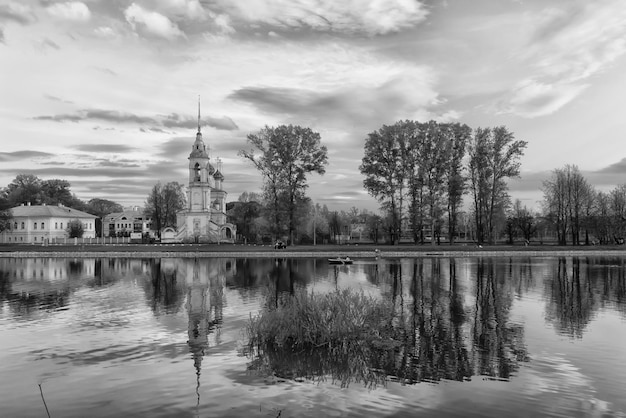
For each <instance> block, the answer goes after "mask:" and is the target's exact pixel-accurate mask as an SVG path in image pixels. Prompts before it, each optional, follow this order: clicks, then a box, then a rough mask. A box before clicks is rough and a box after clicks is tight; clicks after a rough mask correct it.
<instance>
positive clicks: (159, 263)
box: [145, 258, 184, 314]
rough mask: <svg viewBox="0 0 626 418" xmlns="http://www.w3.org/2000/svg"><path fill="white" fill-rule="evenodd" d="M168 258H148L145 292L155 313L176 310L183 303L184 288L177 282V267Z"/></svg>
mask: <svg viewBox="0 0 626 418" xmlns="http://www.w3.org/2000/svg"><path fill="white" fill-rule="evenodd" d="M168 261H170V260H166V261H163V260H162V259H159V258H156V259H151V260H150V278H151V280H150V282H147V281H146V282H145V284H146V285H147V286H148V288H147V289H146V293H147V296H148V300H149V301H150V303H151V305H152V310H153V311H154V312H155V313H157V314H158V313H160V312H161V311H164V312H165V313H174V312H178V311H179V310H180V308H181V306H182V304H183V297H184V289H182V286H181V285H180V284H179V283H178V282H177V277H176V274H177V269H176V268H174V266H173V265H171V264H173V263H168Z"/></svg>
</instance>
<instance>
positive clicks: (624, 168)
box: [596, 158, 626, 175]
mask: <svg viewBox="0 0 626 418" xmlns="http://www.w3.org/2000/svg"><path fill="white" fill-rule="evenodd" d="M596 173H600V174H620V175H626V158H622V159H621V160H620V161H618V162H616V163H613V164H611V165H609V166H607V167H604V168H601V169H600V170H596Z"/></svg>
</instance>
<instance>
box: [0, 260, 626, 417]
mask: <svg viewBox="0 0 626 418" xmlns="http://www.w3.org/2000/svg"><path fill="white" fill-rule="evenodd" d="M343 288H353V289H362V290H363V291H364V292H366V293H368V294H371V295H373V296H374V297H377V298H383V299H384V300H387V301H388V303H389V304H393V306H394V309H395V310H396V312H397V313H398V317H399V318H404V320H405V321H408V322H406V323H410V324H411V327H410V330H409V332H407V333H406V338H405V341H404V342H403V343H402V344H401V345H400V346H394V347H390V348H389V350H388V351H387V352H386V353H385V355H383V356H381V358H379V359H376V362H375V363H376V364H367V362H363V363H357V362H355V363H354V364H358V365H359V366H357V367H355V366H354V365H351V367H350V368H346V367H343V368H342V367H338V368H337V370H328V369H325V371H324V374H323V375H320V374H319V373H318V372H319V369H314V368H310V364H309V362H307V361H304V362H302V363H301V364H294V362H295V363H297V362H298V361H301V360H302V359H300V360H299V359H298V357H297V356H296V357H294V358H290V359H287V358H285V359H282V358H278V359H277V358H254V357H251V356H250V355H249V354H247V352H246V350H244V347H245V343H246V334H245V326H246V323H247V321H248V320H249V318H250V315H255V314H257V313H258V312H259V311H260V310H261V309H262V308H263V307H265V306H268V304H271V303H276V301H278V300H284V298H286V297H289V295H290V294H293V293H294V292H298V291H302V290H303V289H304V290H307V291H314V292H331V291H334V290H335V289H343ZM625 354H626V259H625V258H597V257H594V258H585V257H581V258H571V257H569V258H552V257H546V258H526V257H524V258H504V257H502V258H456V259H447V258H426V259H401V260H379V261H373V260H357V261H356V262H355V264H354V265H351V266H338V267H335V266H329V265H328V264H327V262H326V261H325V260H320V259H286V260H274V259H271V260H270V259H192V258H189V259H183V258H181V259H153V260H146V259H106V258H104V259H98V258H91V259H89V258H83V259H57V258H22V259H9V258H4V259H0V416H2V417H46V416H48V413H47V412H46V406H47V408H48V411H49V414H50V416H51V417H55V418H56V417H87V416H89V417H120V416H123V417H278V416H280V417H282V418H284V417H318V416H334V417H404V416H436V417H452V416H458V417H467V416H477V417H478V416H481V417H482V416H487V417H505V416H507V417H535V416H558V417H578V416H580V417H587V416H590V417H626V396H624V394H625V393H626V358H625ZM373 372H375V373H377V375H378V376H381V375H382V376H385V378H384V379H383V381H380V380H379V381H372V380H367V379H365V380H364V379H363V376H366V375H367V374H368V373H373ZM44 400H45V404H44Z"/></svg>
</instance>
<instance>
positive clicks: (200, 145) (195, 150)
mask: <svg viewBox="0 0 626 418" xmlns="http://www.w3.org/2000/svg"><path fill="white" fill-rule="evenodd" d="M189 158H209V155H208V154H207V152H206V145H204V141H203V140H202V133H200V131H199V130H198V133H197V134H196V140H195V141H194V143H193V145H192V146H191V154H189Z"/></svg>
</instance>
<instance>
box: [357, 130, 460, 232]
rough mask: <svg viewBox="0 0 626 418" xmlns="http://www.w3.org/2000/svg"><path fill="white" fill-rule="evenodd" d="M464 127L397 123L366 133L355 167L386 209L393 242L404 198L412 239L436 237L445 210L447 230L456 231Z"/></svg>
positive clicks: (369, 190)
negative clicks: (360, 154) (360, 160)
mask: <svg viewBox="0 0 626 418" xmlns="http://www.w3.org/2000/svg"><path fill="white" fill-rule="evenodd" d="M470 133H471V130H470V128H469V127H468V126H467V125H460V124H458V123H457V124H445V123H444V124H441V123H438V122H436V121H433V120H431V121H429V122H427V123H419V122H415V121H409V120H406V121H399V122H396V124H394V125H393V126H386V125H385V126H383V127H382V128H380V129H379V130H378V131H376V132H372V133H370V134H369V135H368V138H367V140H366V143H365V155H364V157H363V160H362V164H361V167H360V170H361V173H362V174H364V175H365V180H364V182H363V183H364V186H365V188H366V189H367V191H368V192H369V193H370V195H372V196H374V197H376V198H377V199H378V200H379V201H380V202H381V206H382V207H383V208H384V209H386V210H387V211H388V215H389V216H388V217H387V221H388V222H387V225H388V226H389V227H390V229H389V232H390V233H391V234H392V242H397V241H398V240H399V239H400V236H401V225H402V220H403V218H404V202H405V201H408V220H409V224H410V226H411V228H412V230H413V240H414V241H415V242H416V243H417V242H423V241H424V234H423V230H424V227H426V226H428V229H429V231H430V232H429V235H430V237H431V242H434V241H435V239H436V238H437V237H439V236H440V233H441V230H442V226H443V224H444V222H443V219H444V216H445V213H446V212H447V213H448V224H449V229H448V232H449V234H453V235H454V234H456V223H457V216H458V208H459V207H460V205H461V199H462V195H463V192H464V190H465V179H464V177H463V175H462V170H463V165H462V161H463V157H464V155H465V144H466V142H467V138H468V137H469V136H470Z"/></svg>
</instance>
